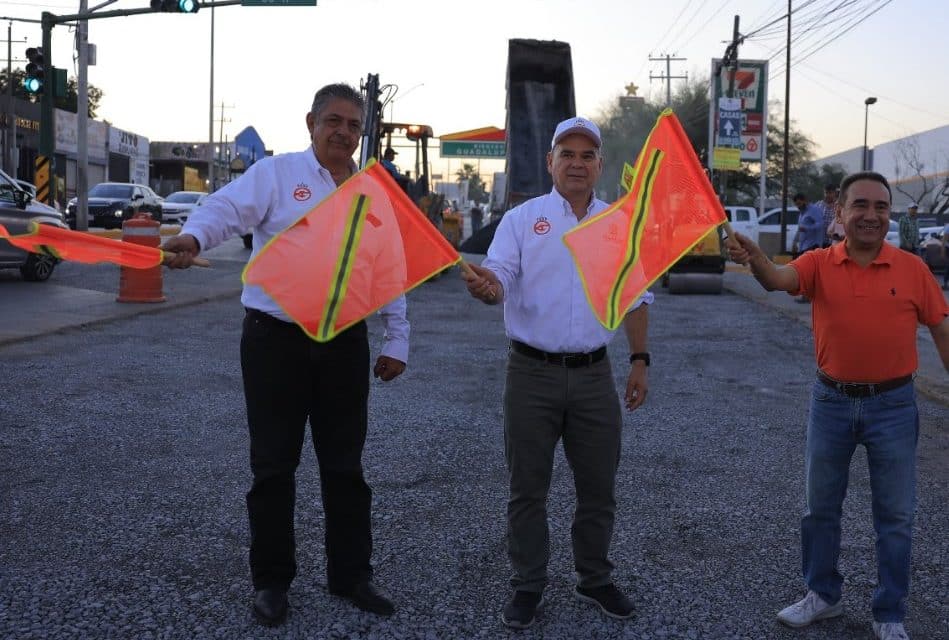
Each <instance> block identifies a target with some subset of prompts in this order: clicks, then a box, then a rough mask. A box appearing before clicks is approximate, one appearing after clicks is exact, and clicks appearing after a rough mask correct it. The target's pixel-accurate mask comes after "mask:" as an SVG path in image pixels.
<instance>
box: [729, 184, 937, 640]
mask: <svg viewBox="0 0 949 640" xmlns="http://www.w3.org/2000/svg"><path fill="white" fill-rule="evenodd" d="M890 202H891V191H890V186H889V184H888V183H887V181H886V178H884V177H883V176H882V175H880V174H878V173H873V172H869V171H864V172H860V173H855V174H852V175H850V176H848V177H847V178H845V179H844V181H843V182H842V183H841V185H840V198H839V199H838V201H837V205H836V219H837V220H838V221H839V222H840V223H841V224H843V226H844V229H845V231H846V239H845V240H844V242H841V243H838V244H836V245H834V246H833V247H830V248H825V249H817V250H814V251H810V252H808V253H805V254H803V255H801V256H800V257H799V258H797V259H796V260H794V261H792V262H791V263H790V264H789V265H787V266H777V265H775V264H774V263H772V262H771V261H770V260H769V259H768V257H767V256H766V255H765V254H764V252H763V251H762V250H761V248H760V247H758V246H757V245H756V244H755V243H754V242H752V241H751V240H750V239H748V238H746V237H745V236H742V235H741V234H736V239H737V240H738V242H737V243H734V242H730V246H729V253H730V255H731V259H732V260H734V261H735V262H738V263H740V264H748V265H750V267H751V272H752V274H753V275H754V276H755V278H756V279H757V280H758V282H760V283H761V285H762V286H763V287H764V288H765V289H767V290H768V291H774V290H775V289H779V290H781V291H787V292H788V293H790V294H792V295H806V296H807V297H808V298H809V299H810V300H811V301H812V302H813V307H812V311H811V313H812V318H813V320H812V324H813V327H814V346H815V350H816V355H817V365H818V371H817V380H816V381H815V382H814V387H813V391H812V396H811V408H810V417H809V420H808V426H807V445H806V452H805V475H806V479H807V485H806V493H807V496H806V497H807V508H806V511H805V513H804V517H803V519H802V521H801V552H802V556H803V573H804V582H805V584H806V585H807V589H808V591H807V595H806V596H805V597H804V599H802V600H800V601H799V602H796V603H794V604H792V605H791V606H789V607H787V608H786V609H783V610H782V611H781V612H780V613H778V620H780V621H781V622H782V623H784V624H786V625H788V626H791V627H804V626H807V625H809V624H810V623H812V622H815V621H817V620H821V619H824V618H831V617H834V616H838V615H840V614H841V613H842V612H843V606H842V603H841V602H840V599H841V587H842V584H843V576H841V575H840V572H839V571H838V568H837V559H838V556H839V555H840V516H841V509H842V507H843V502H844V496H845V495H846V492H847V478H848V475H849V472H850V459H851V456H852V455H853V452H854V449H855V448H856V446H857V445H858V444H862V445H863V446H864V448H865V449H866V451H867V463H868V467H869V470H870V487H871V490H872V494H873V527H874V529H875V530H876V548H877V575H878V577H879V584H878V585H877V588H876V591H874V594H873V631H874V633H875V635H876V637H877V638H881V639H883V640H904V639H907V638H909V636H908V635H907V634H906V630H905V629H904V628H903V618H904V616H905V614H906V598H907V595H908V593H909V576H910V547H911V541H912V528H913V512H914V510H915V502H916V441H917V437H918V434H919V412H918V410H917V407H916V395H915V391H914V388H913V374H914V372H915V371H916V368H917V353H916V328H917V324H918V323H921V324H924V325H926V326H927V327H929V330H930V332H931V333H932V337H933V341H934V342H935V343H936V348H937V350H938V351H939V356H940V357H941V359H942V363H943V365H944V366H945V367H946V370H947V371H949V304H947V303H946V299H945V297H943V295H942V292H941V291H940V290H939V286H938V285H937V284H936V280H935V278H933V277H932V275H931V274H930V273H929V269H928V268H927V267H926V265H925V264H924V263H923V262H922V260H920V259H919V258H918V257H917V256H914V255H911V254H909V253H906V252H904V251H900V250H898V249H896V248H894V247H892V246H890V245H889V244H887V243H886V241H885V239H886V233H887V231H888V230H889V222H890ZM739 244H740V246H739Z"/></svg>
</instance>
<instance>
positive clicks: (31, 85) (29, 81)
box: [23, 76, 43, 93]
mask: <svg viewBox="0 0 949 640" xmlns="http://www.w3.org/2000/svg"><path fill="white" fill-rule="evenodd" d="M23 86H24V87H25V88H26V92H27V93H39V92H40V89H42V88H43V83H42V82H40V80H39V79H38V78H31V77H30V76H27V77H25V78H23Z"/></svg>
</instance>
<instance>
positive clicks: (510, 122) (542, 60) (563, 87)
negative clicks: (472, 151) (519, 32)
mask: <svg viewBox="0 0 949 640" xmlns="http://www.w3.org/2000/svg"><path fill="white" fill-rule="evenodd" d="M506 86H507V105H506V106H507V116H506V118H505V142H506V145H505V154H506V155H505V167H504V173H503V174H502V175H501V176H498V174H495V176H494V187H493V188H492V190H491V221H490V222H489V223H488V224H487V225H485V226H484V227H482V229H481V231H479V232H478V233H476V234H473V235H472V236H471V237H470V238H468V239H467V240H465V241H464V242H463V243H462V244H461V247H460V249H461V251H464V252H467V253H485V252H487V250H488V247H489V246H490V244H491V240H493V239H494V232H495V230H496V229H497V226H498V223H499V222H500V219H501V216H502V215H503V214H504V212H505V211H508V210H509V209H511V208H512V207H516V206H517V205H519V204H521V203H522V202H524V201H526V200H530V199H531V198H534V197H536V196H539V195H543V194H545V193H549V192H550V190H551V189H552V188H553V181H552V180H551V177H550V174H549V173H548V172H547V165H546V163H545V162H544V158H546V156H547V152H549V151H550V138H551V136H552V135H553V133H554V129H555V128H556V127H557V124H558V123H560V122H561V121H562V120H566V119H567V118H572V117H574V116H575V115H576V114H577V109H576V104H575V102H574V94H573V62H572V58H571V55H570V45H569V44H568V43H566V42H559V41H556V40H525V39H517V38H515V39H511V40H508V49H507V84H506ZM499 178H501V179H499Z"/></svg>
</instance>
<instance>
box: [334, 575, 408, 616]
mask: <svg viewBox="0 0 949 640" xmlns="http://www.w3.org/2000/svg"><path fill="white" fill-rule="evenodd" d="M330 593H332V594H333V595H334V596H339V597H340V598H344V599H346V600H349V601H350V602H352V603H353V604H354V605H356V607H357V608H359V609H362V610H363V611H368V612H369V613H375V614H376V615H380V616H386V617H388V616H391V615H392V614H393V613H395V607H394V606H393V605H392V601H390V600H389V599H388V598H387V597H385V596H384V595H382V592H381V591H379V589H377V588H376V586H375V585H374V584H372V583H371V582H360V583H359V584H357V585H356V586H354V587H353V588H352V589H349V590H345V591H344V590H340V589H330Z"/></svg>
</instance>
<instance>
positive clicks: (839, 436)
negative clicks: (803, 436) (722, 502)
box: [801, 381, 919, 622]
mask: <svg viewBox="0 0 949 640" xmlns="http://www.w3.org/2000/svg"><path fill="white" fill-rule="evenodd" d="M918 436H919V412H918V410H917V408H916V392H915V389H914V388H913V384H912V383H909V384H906V385H904V386H902V387H899V388H898V389H893V390H892V391H887V392H884V393H881V394H878V395H875V396H870V397H867V398H849V397H847V396H845V395H843V394H842V393H840V392H839V391H837V390H836V389H832V388H830V387H828V386H826V385H825V384H823V383H822V382H820V381H817V382H815V383H814V388H813V394H812V397H811V414H810V420H809V422H808V426H807V450H806V454H805V474H806V479H807V487H806V493H807V509H806V511H805V514H804V517H803V519H802V520H801V554H802V565H803V572H804V582H805V583H806V584H807V587H808V588H809V589H811V590H812V591H815V592H816V593H817V594H818V595H819V596H820V597H821V599H823V600H824V601H825V602H827V603H830V604H835V603H837V601H839V600H840V597H841V585H842V584H843V576H841V575H840V572H839V571H838V570H837V561H838V558H839V556H840V515H841V511H842V507H843V502H844V496H845V495H846V494H847V479H848V476H849V472H850V458H851V457H852V455H853V452H854V449H856V447H857V445H858V444H862V445H863V446H864V448H865V449H866V451H867V464H868V467H869V470H870V489H871V493H872V496H873V528H874V530H875V531H876V554H877V588H876V590H875V591H874V593H873V618H874V620H876V621H877V622H902V621H903V618H904V616H905V615H906V598H907V596H908V594H909V575H910V551H911V545H912V530H913V515H914V510H915V507H916V441H917V439H918Z"/></svg>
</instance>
